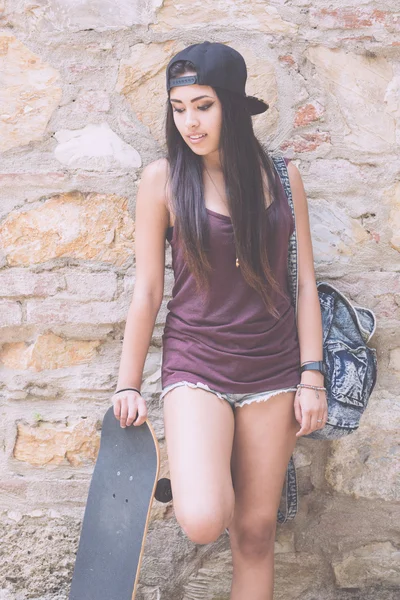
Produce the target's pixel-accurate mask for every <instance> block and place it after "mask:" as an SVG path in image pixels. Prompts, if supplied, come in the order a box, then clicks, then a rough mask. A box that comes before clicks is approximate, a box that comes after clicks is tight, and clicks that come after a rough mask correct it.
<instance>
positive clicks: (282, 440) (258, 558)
mask: <svg viewBox="0 0 400 600" xmlns="http://www.w3.org/2000/svg"><path fill="white" fill-rule="evenodd" d="M294 396H295V392H283V393H281V394H277V395H276V396H272V397H271V398H269V399H268V400H267V401H265V402H254V403H252V404H248V405H245V406H242V407H237V408H236V428H235V437H234V443H233V453H232V477H233V484H234V489H235V498H236V503H235V510H234V516H233V519H232V522H231V523H230V525H229V538H230V543H231V548H232V561H233V579H232V589H231V600H243V598H246V599H247V600H272V599H273V589H274V545H275V535H276V519H277V513H278V507H279V503H280V499H281V495H282V488H283V484H284V480H285V473H286V468H287V465H288V462H289V459H290V456H291V454H292V452H293V450H294V447H295V445H296V440H297V439H296V436H295V434H296V432H297V431H299V429H300V425H299V423H298V422H297V421H296V419H295V414H294V408H293V406H294Z"/></svg>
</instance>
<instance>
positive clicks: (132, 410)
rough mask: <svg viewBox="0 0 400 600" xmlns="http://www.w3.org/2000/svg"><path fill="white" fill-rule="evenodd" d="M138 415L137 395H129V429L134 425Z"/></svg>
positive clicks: (127, 422) (127, 421)
mask: <svg viewBox="0 0 400 600" xmlns="http://www.w3.org/2000/svg"><path fill="white" fill-rule="evenodd" d="M136 415H137V398H136V395H135V394H129V398H128V418H127V420H126V424H127V426H128V427H129V426H130V425H132V423H133V422H134V420H135V419H136Z"/></svg>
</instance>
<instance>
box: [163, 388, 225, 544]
mask: <svg viewBox="0 0 400 600" xmlns="http://www.w3.org/2000/svg"><path fill="white" fill-rule="evenodd" d="M164 425H165V437H166V442H167V452H168V462H169V467H170V476H171V487H172V494H173V498H174V511H175V516H176V518H177V521H178V522H179V524H180V525H181V527H182V529H183V530H184V531H185V533H186V535H187V536H188V537H189V538H190V539H191V540H192V541H193V542H195V543H197V544H208V543H210V542H212V541H215V540H216V539H218V537H219V536H220V535H221V533H223V532H224V530H225V527H227V525H228V523H229V522H230V521H231V519H232V516H233V510H234V502H235V497H234V492H233V487H232V476H231V454H232V445H233V435H234V415H233V412H232V408H231V407H230V405H229V403H228V402H227V401H226V400H223V399H221V398H218V396H216V395H215V394H213V393H212V392H208V391H207V390H204V389H202V388H191V387H189V386H186V385H184V386H179V387H176V388H174V389H172V390H170V391H169V392H168V393H167V394H166V395H165V396H164Z"/></svg>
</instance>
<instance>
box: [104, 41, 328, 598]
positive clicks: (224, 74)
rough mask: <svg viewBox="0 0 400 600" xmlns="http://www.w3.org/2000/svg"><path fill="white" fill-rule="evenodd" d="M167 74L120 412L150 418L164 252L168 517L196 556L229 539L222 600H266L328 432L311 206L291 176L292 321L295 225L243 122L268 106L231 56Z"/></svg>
mask: <svg viewBox="0 0 400 600" xmlns="http://www.w3.org/2000/svg"><path fill="white" fill-rule="evenodd" d="M166 76H167V91H168V101H167V107H168V108H167V118H166V136H167V148H168V155H167V157H166V158H163V159H159V160H156V161H154V162H152V163H151V164H149V165H148V166H146V167H145V169H144V170H143V174H142V179H141V182H140V186H139V190H138V195H137V202H136V239H135V244H136V281H135V288H134V293H133V299H132V303H131V306H130V308H129V313H128V318H127V323H126V329H125V338H124V344H123V349H122V357H121V366H120V373H119V378H118V386H117V392H116V393H115V395H114V396H113V404H114V414H115V416H116V418H117V419H119V421H120V425H121V427H125V426H129V425H132V423H133V424H134V425H135V426H137V425H141V424H142V423H143V422H144V421H145V419H146V417H147V408H146V403H145V400H144V399H143V397H142V396H141V395H140V385H141V381H142V372H143V366H144V362H145V358H146V355H147V351H148V347H149V344H150V341H151V336H152V331H153V328H154V323H155V319H156V316H157V313H158V311H159V308H160V305H161V302H162V299H163V293H164V268H165V238H167V239H168V241H169V243H170V244H171V247H172V259H173V264H172V266H173V270H174V275H175V284H174V288H173V291H172V299H171V300H170V302H169V303H168V306H167V308H168V309H169V312H168V314H167V319H166V324H165V329H164V334H163V359H162V381H161V383H162V393H161V396H160V398H161V399H162V400H163V408H164V420H165V436H166V443H167V450H168V461H169V467H170V475H171V486H172V492H173V503H174V510H175V515H176V518H177V520H178V522H179V523H180V525H181V526H182V528H183V530H184V531H185V532H186V534H187V535H188V537H189V538H190V539H191V540H193V541H194V542H196V543H198V544H207V543H210V542H212V541H213V540H216V539H217V538H218V537H219V535H220V534H221V533H223V532H224V531H225V529H228V533H229V539H230V544H231V548H232V560H233V580H232V590H231V600H243V598H245V597H246V598H249V599H251V600H271V599H272V596H273V583H274V541H275V534H276V523H277V512H278V507H279V503H280V498H281V494H282V489H283V485H284V478H285V473H286V468H287V465H288V462H289V459H290V456H291V454H292V452H293V450H294V447H295V444H296V440H297V438H298V437H300V436H302V435H307V434H309V433H311V432H312V431H314V430H315V429H319V428H322V427H323V426H324V425H325V422H326V419H327V403H326V395H325V391H324V389H325V388H324V387H323V383H324V376H323V371H320V370H319V368H318V365H321V362H320V361H322V359H323V354H322V352H323V351H322V322H321V312H320V306H319V300H318V295H317V288H316V282H315V274H314V266H313V253H312V243H311V235H310V228H309V218H308V207H307V200H306V196H305V192H304V187H303V184H302V179H301V176H300V173H299V171H298V169H297V168H296V166H295V165H294V164H292V163H289V164H288V173H289V179H290V184H291V188H292V192H293V201H294V205H295V214H296V223H297V242H298V255H299V264H298V267H299V295H298V315H297V323H296V317H295V313H294V308H293V305H292V304H291V301H290V297H289V289H288V281H287V253H288V241H289V237H290V235H291V233H292V232H293V227H294V222H293V217H292V214H291V212H290V207H289V205H288V201H287V198H286V197H285V195H284V191H283V187H282V185H281V183H280V181H279V178H278V176H277V173H276V171H275V167H274V164H273V162H272V161H271V158H270V156H269V155H268V153H267V151H266V150H265V149H264V148H263V147H262V146H261V144H260V143H259V141H258V140H257V138H256V137H255V135H254V132H253V127H252V121H251V116H252V115H254V114H259V113H261V112H264V111H265V110H266V109H267V108H268V105H267V104H266V103H264V102H263V101H262V100H259V99H257V98H255V97H250V96H246V94H245V91H244V88H245V82H246V77H247V70H246V65H245V62H244V59H243V57H242V56H241V54H239V53H238V52H237V51H236V50H234V49H233V48H231V47H229V46H226V45H224V44H219V43H210V42H204V43H202V44H193V45H192V46H189V47H187V48H185V49H184V50H183V51H181V52H179V53H178V54H177V55H176V56H175V57H173V58H172V59H171V61H170V63H169V65H168V67H167V73H166ZM315 361H316V362H317V368H316V365H315ZM304 363H307V364H309V365H310V368H307V367H304V368H303V367H302V366H301V365H303V364H304ZM311 363H312V364H311ZM311 367H312V368H311ZM299 384H301V386H302V387H301V388H300V387H298V385H299ZM313 386H314V387H313ZM315 386H316V387H317V388H319V389H320V392H319V394H318V392H317V391H316V389H314V388H315ZM300 389H301V394H300V395H299V392H300Z"/></svg>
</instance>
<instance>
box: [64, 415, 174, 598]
mask: <svg viewBox="0 0 400 600" xmlns="http://www.w3.org/2000/svg"><path fill="white" fill-rule="evenodd" d="M159 469H160V450H159V446H158V441H157V438H156V435H155V433H154V430H153V428H152V426H151V424H150V423H149V422H148V421H147V420H146V421H145V422H144V423H143V424H142V425H139V426H136V427H135V426H134V425H130V426H128V427H125V428H122V427H121V426H120V424H119V421H118V419H116V417H115V415H114V407H113V406H111V407H110V408H109V409H108V410H107V412H106V414H105V415H104V418H103V425H102V430H101V438H100V449H99V453H98V456H97V460H96V464H95V468H94V471H93V475H92V479H91V482H90V487H89V494H88V499H87V503H86V507H85V512H84V516H83V521H82V527H81V534H80V539H79V545H78V551H77V554H76V560H75V567H74V573H73V577H72V583H71V589H70V595H69V600H134V598H135V595H136V589H137V583H138V579H139V571H140V565H141V561H142V556H143V549H144V545H145V541H146V533H147V528H148V524H149V516H150V510H151V507H152V503H153V499H154V498H156V500H159V501H160V502H169V501H170V500H171V499H172V492H171V486H170V480H169V479H160V480H159V481H157V480H158V475H159Z"/></svg>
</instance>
